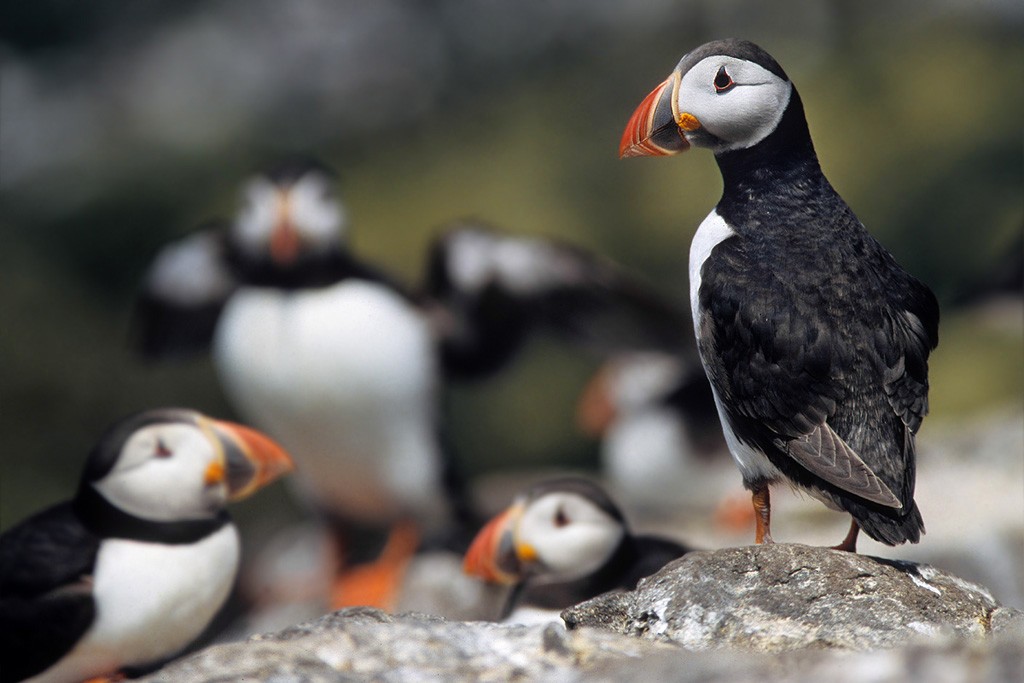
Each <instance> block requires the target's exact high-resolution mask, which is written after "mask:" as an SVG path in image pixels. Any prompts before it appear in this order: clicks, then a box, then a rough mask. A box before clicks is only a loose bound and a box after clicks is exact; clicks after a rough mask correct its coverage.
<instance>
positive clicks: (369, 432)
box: [137, 162, 683, 607]
mask: <svg viewBox="0 0 1024 683" xmlns="http://www.w3.org/2000/svg"><path fill="white" fill-rule="evenodd" d="M334 188H335V178H334V175H333V173H332V172H331V171H330V170H329V169H327V168H326V167H324V166H323V165H322V164H319V163H316V162H290V163H288V164H285V165H283V166H281V167H278V168H274V169H272V170H271V171H270V172H268V173H265V174H261V175H258V176H256V177H255V178H253V179H251V180H250V181H249V182H248V183H247V184H246V186H245V189H244V193H243V202H242V207H241V209H240V211H239V212H238V214H237V216H236V218H235V220H234V221H233V222H230V223H228V224H226V225H225V226H223V227H220V228H218V227H216V226H215V227H213V228H211V229H210V230H207V231H204V232H200V233H198V234H195V235H192V236H190V237H187V238H185V239H183V240H181V241H180V242H177V243H174V244H171V245H169V246H167V247H165V248H164V249H163V250H162V251H161V252H160V253H159V254H158V256H157V259H156V261H155V262H154V264H153V266H152V268H151V270H150V271H149V273H148V275H147V279H146V284H145V288H144V292H143V294H142V297H141V300H140V306H139V308H138V310H139V315H138V318H137V319H138V321H139V328H140V330H141V335H140V342H141V346H142V348H143V350H144V351H146V352H147V353H148V354H149V355H151V356H165V355H173V354H174V353H177V352H181V351H186V352H187V351H197V350H201V349H202V348H203V347H204V346H207V345H209V346H212V349H213V356H214V361H215V366H216V368H217V371H218V373H219V376H220V379H221V383H222V385H223V387H224V389H225V391H226V393H227V395H228V397H229V399H230V400H231V401H232V403H233V405H235V406H236V407H237V409H238V410H239V412H240V413H241V414H242V415H244V416H245V418H246V419H247V420H248V421H251V422H253V423H254V424H257V425H259V426H260V427H261V428H263V429H266V430H267V431H268V433H270V434H272V435H273V436H274V437H275V438H277V439H279V440H280V441H281V442H282V443H283V444H285V446H286V447H287V448H288V450H289V452H290V453H292V455H293V456H294V457H295V458H296V460H297V462H298V463H299V465H300V467H299V470H300V472H301V474H302V480H303V481H304V482H305V484H306V485H307V486H306V487H307V489H308V492H309V495H310V496H311V498H312V500H313V501H314V504H315V506H316V507H317V508H319V509H320V510H321V511H324V512H326V513H327V515H326V516H327V518H328V519H329V520H330V521H332V522H334V524H332V526H333V529H334V531H335V532H336V533H337V535H338V536H339V537H340V539H341V540H343V541H344V540H345V539H346V537H351V534H352V532H353V530H354V529H356V528H365V527H370V528H375V529H380V528H381V527H384V528H388V527H391V526H392V525H394V526H393V527H392V528H393V531H392V534H391V537H390V540H389V541H388V542H387V543H386V544H385V545H384V548H385V552H384V553H383V555H382V556H381V557H380V559H381V560H382V561H381V562H379V563H376V564H371V565H367V566H366V568H367V569H371V570H372V571H371V572H367V571H361V572H360V573H359V574H358V575H357V576H358V577H363V578H367V579H371V577H372V575H373V573H374V572H376V573H377V574H378V576H379V577H383V580H382V581H378V580H376V579H371V580H369V581H364V580H363V578H359V579H358V580H357V581H356V582H355V583H356V587H354V586H353V581H351V580H349V579H353V578H354V577H353V576H352V575H349V576H348V577H347V578H345V577H343V580H342V581H341V582H340V583H339V584H338V586H337V589H336V591H335V596H334V604H335V605H337V606H341V605H345V604H375V605H378V606H382V607H388V606H390V605H391V604H392V603H393V598H394V595H393V594H392V593H391V591H389V590H388V589H387V588H386V587H387V586H394V585H396V584H397V578H398V576H399V575H400V573H401V571H402V568H403V567H404V563H405V561H406V560H407V559H408V555H409V554H410V553H411V552H412V550H413V549H414V548H415V546H416V542H417V540H416V539H417V536H418V534H419V531H420V529H423V528H424V527H425V528H426V529H428V530H430V531H431V532H432V533H439V532H438V530H439V529H444V528H445V527H446V526H448V525H450V524H451V520H452V518H459V517H465V516H466V510H468V509H469V505H468V504H467V503H466V501H465V497H464V494H463V493H462V491H463V490H464V489H463V488H462V487H460V486H458V485H457V484H458V482H459V481H460V479H459V477H458V476H457V472H456V471H455V468H454V467H453V466H452V461H451V459H450V458H446V457H444V456H445V455H446V454H445V453H444V452H443V449H442V447H441V445H440V444H441V439H440V438H439V431H440V424H439V423H440V419H439V415H438V402H437V400H436V399H437V392H438V389H439V386H440V384H441V382H442V381H443V379H444V378H445V377H460V378H472V377H480V376H485V375H488V374H490V373H493V372H495V371H496V370H497V369H499V368H500V367H502V366H503V365H504V364H506V363H507V362H508V361H509V359H510V358H511V357H512V356H514V354H515V352H516V350H517V349H518V348H520V347H521V345H522V342H523V340H524V339H525V338H526V337H527V335H528V332H529V330H530V329H533V328H536V327H543V326H544V325H545V324H548V327H550V328H556V327H557V326H556V325H555V324H554V323H553V322H551V321H552V320H557V321H558V324H559V325H561V326H562V327H563V328H564V327H569V326H571V325H573V321H577V324H576V328H577V329H578V330H579V332H580V334H579V335H578V336H580V337H586V335H587V333H588V332H591V330H592V329H602V328H608V329H627V330H628V331H629V334H626V335H623V337H622V339H623V342H622V343H627V342H628V343H634V342H635V341H636V339H637V337H638V332H637V331H638V330H639V331H640V332H641V333H642V332H643V331H644V330H645V327H644V325H645V323H646V325H648V326H649V328H650V329H653V330H654V331H651V332H650V333H649V337H650V338H652V339H653V340H654V341H651V342H647V343H651V344H659V345H664V344H666V343H675V341H674V340H676V339H679V340H681V339H682V338H683V336H682V334H681V333H680V332H679V330H678V328H673V329H672V330H671V333H666V332H665V331H664V330H666V329H670V328H671V327H672V326H671V325H670V324H667V323H666V322H665V321H666V318H667V317H668V315H669V314H668V313H667V312H669V311H671V310H672V308H671V307H670V306H667V305H662V304H661V303H660V302H658V300H657V297H655V296H653V295H648V296H646V297H645V296H644V294H643V291H642V290H643V287H642V286H639V285H636V284H634V281H633V280H632V279H631V278H629V277H627V276H625V275H624V274H623V273H622V272H621V271H620V270H617V269H615V268H614V267H613V266H611V265H610V264H606V263H604V262H601V261H600V260H599V259H596V258H594V257H591V256H589V255H586V254H583V253H582V252H579V251H576V250H572V249H571V248H569V247H566V246H564V245H557V244H550V243H545V242H542V241H540V240H529V239H524V240H521V241H516V239H515V238H511V237H503V236H498V235H497V233H495V232H494V231H491V230H487V229H485V228H481V227H475V226H474V227H463V228H460V229H456V230H452V231H449V232H448V233H446V234H445V235H443V236H442V237H441V238H439V239H438V241H437V244H435V246H434V247H433V248H432V249H431V252H430V254H431V256H430V262H429V266H428V271H429V274H428V277H427V278H426V282H425V284H424V287H423V290H422V291H418V292H416V293H414V294H410V292H409V291H408V290H406V289H404V288H403V287H402V286H400V285H399V284H397V283H396V282H395V281H393V280H391V279H389V278H387V277H386V276H384V275H383V274H382V273H380V272H379V271H377V270H376V269H374V268H371V267H369V266H367V265H365V264H363V263H362V262H360V261H359V260H357V259H356V258H354V257H353V256H352V255H351V253H350V252H349V250H348V249H347V246H346V231H347V228H346V220H345V212H344V209H343V208H342V205H341V202H340V201H339V199H338V197H337V195H336V194H335V190H334ZM588 285H589V286H588ZM583 291H590V292H597V294H594V295H590V296H584V295H581V294H580V292H583ZM541 304H543V305H541ZM535 310H542V311H543V312H542V313H535ZM609 311H611V312H609ZM634 311H636V313H635V314H634V315H632V317H630V315H631V314H632V313H633V312H634ZM556 313H557V314H556ZM622 315H625V316H627V319H628V323H627V324H616V323H615V321H616V320H618V319H619V316H622ZM580 320H583V321H585V322H578V321H580ZM609 321H611V322H609ZM590 323H592V324H590ZM183 327H184V328H187V329H190V330H191V333H190V334H188V335H182V334H180V333H178V332H175V330H176V329H181V328H183ZM664 334H670V336H671V337H672V339H673V341H672V342H667V341H665V340H664V339H662V338H661V337H662V335H664ZM591 336H601V334H600V333H593V334H592V335H591ZM583 341H584V342H587V341H589V338H585V339H584V340H583ZM413 520H415V523H413ZM342 547H343V548H344V551H343V563H344V564H349V565H351V564H354V563H359V562H360V561H361V560H364V559H368V558H360V557H356V556H354V555H353V544H352V543H351V542H350V541H349V542H347V543H343V546H342ZM376 547H379V544H378V545H377V546H375V547H373V548H370V549H368V550H371V551H372V550H376Z"/></svg>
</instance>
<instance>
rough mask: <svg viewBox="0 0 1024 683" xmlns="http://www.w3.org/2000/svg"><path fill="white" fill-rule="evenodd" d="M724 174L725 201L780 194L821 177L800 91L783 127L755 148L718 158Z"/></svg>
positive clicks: (791, 101) (793, 97)
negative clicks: (780, 191) (788, 187)
mask: <svg viewBox="0 0 1024 683" xmlns="http://www.w3.org/2000/svg"><path fill="white" fill-rule="evenodd" d="M715 160H716V161H717V162H718V168H719V170H721V172H722V181H723V184H724V187H723V189H722V199H723V201H727V202H728V201H732V200H742V199H746V198H749V197H750V196H751V195H761V194H763V193H766V192H772V191H777V190H778V189H779V188H780V187H781V186H794V185H799V184H800V183H801V182H806V181H807V180H813V179H816V178H819V177H821V167H820V166H819V164H818V156H817V155H816V154H815V152H814V144H813V143H812V142H811V134H810V131H809V130H808V128H807V118H806V116H805V115H804V105H803V102H802V101H801V100H800V95H799V94H798V93H797V91H796V88H793V91H792V93H791V94H790V99H789V104H788V106H787V107H786V111H785V112H784V113H783V115H782V120H780V121H779V125H778V126H777V127H776V128H775V130H774V131H772V133H771V134H770V135H768V137H766V138H765V139H764V140H762V141H761V142H759V143H757V144H756V145H754V146H753V147H749V148H747V149H737V150H733V151H730V152H722V153H720V154H717V155H716V156H715Z"/></svg>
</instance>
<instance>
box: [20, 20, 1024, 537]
mask: <svg viewBox="0 0 1024 683" xmlns="http://www.w3.org/2000/svg"><path fill="white" fill-rule="evenodd" d="M0 12H2V15H0V32H2V35H0V60H2V63H0V207H2V217H0V231H2V232H0V235H2V237H3V245H2V249H0V268H2V270H0V272H2V274H3V287H2V295H0V311H2V320H3V332H2V335H0V407H2V409H0V436H2V438H3V446H2V448H0V468H2V469H0V471H2V477H0V526H2V527H3V528H6V527H8V526H10V525H11V524H13V523H15V522H16V521H18V519H20V518H22V517H24V516H25V515H27V514H28V513H29V512H31V511H33V510H36V509H39V508H40V507H42V506H43V505H46V504H49V503H52V502H54V501H56V500H59V499H61V498H65V497H67V496H68V495H70V493H71V491H72V490H73V487H74V483H75V481H76V480H77V477H78V472H79V468H80V466H81V464H82V462H83V459H84V457H85V454H86V453H87V452H88V449H89V448H90V447H91V445H92V444H93V442H94V441H95V439H96V438H97V436H98V434H99V433H100V432H101V430H102V429H103V428H104V427H105V426H106V425H107V424H109V423H110V422H111V421H112V420H114V419H116V418H118V417H120V416H122V415H124V414H126V413H128V412H132V411H135V410H138V409H141V408H146V407H152V406H158V405H165V404H179V405H189V406H194V407H197V408H199V409H201V410H204V411H207V412H210V413H213V414H216V415H220V416H230V415H231V409H230V407H229V406H228V405H227V404H226V403H225V401H224V398H223V397H222V395H221V394H220V392H219V390H218V387H217V384H216V380H215V377H214V374H213V371H212V368H211V366H210V364H209V362H208V360H205V359H200V360H196V361H192V362H188V363H184V364H179V365H164V366H151V365H147V364H145V363H143V362H141V361H140V360H139V359H138V358H137V357H135V356H134V355H133V354H132V352H131V350H130V348H129V347H128V344H127V336H128V321H129V313H130V309H131V305H132V300H133V297H134V295H135V293H136V287H137V284H138V282H139V280H140V277H141V275H142V273H143V271H144V269H145V267H146V265H147V263H148V262H149V260H150V259H151V258H152V256H153V254H154V252H155V250H156V249H157V248H158V247H159V246H160V245H161V244H163V243H165V242H166V241H167V240H169V239H172V238H175V237H177V236H180V235H182V234H184V233H186V232H188V231H189V230H191V229H193V228H194V227H195V226H196V225H197V224H198V223H199V222H200V221H202V220H203V219H205V218H208V217H211V216H215V215H224V216H226V215H230V214H231V212H232V211H233V208H234V205H235V201H236V196H237V192H238V187H239V183H240V181H241V180H242V179H243V178H244V177H245V176H246V175H247V174H249V173H250V172H251V171H253V170H255V169H258V168H260V167H261V166H262V165H264V164H265V163H266V162H268V161H270V160H273V159H274V158H276V157H277V156H278V155H281V154H288V153H295V152H301V153H312V154H314V155H315V156H317V157H320V158H321V159H323V160H324V161H326V162H328V163H329V164H331V165H332V166H334V167H335V168H336V169H337V170H338V171H339V173H340V177H341V186H342V194H343V197H344V198H345V201H346V203H347V205H348V208H349V214H350V218H351V221H352V226H353V235H352V242H353V248H354V250H355V251H356V252H357V253H358V254H360V255H363V256H364V257H366V258H367V259H370V260H372V261H374V262H376V263H378V264H380V265H382V266H384V267H386V268H388V269H391V270H392V271H394V272H395V273H397V274H399V275H400V276H403V277H405V278H407V279H408V280H409V281H411V282H414V281H417V280H418V278H419V277H420V273H421V269H422V263H423V257H424V248H425V246H426V245H427V243H428V242H429V240H430V239H431V237H432V236H433V235H434V234H436V232H437V230H438V229H439V228H441V227H442V226H443V225H444V224H446V223H447V222H449V221H451V220H453V219H455V218H458V217H463V216H474V217H478V218H482V219H485V220H487V221H489V222H492V223H494V224H496V225H499V226H502V227H504V228H507V229H509V230H512V231H518V232H523V233H532V234H543V235H553V236H558V237H560V238H563V239H567V240H571V241H573V242H577V243H579V244H582V245H584V246H586V247H589V248H591V249H594V250H596V251H599V252H601V253H604V254H606V255H608V256H610V257H612V258H614V259H616V260H618V261H620V262H621V263H623V264H625V265H627V266H629V267H631V268H635V269H637V270H639V271H641V272H642V273H644V274H645V275H646V276H647V277H648V278H649V279H650V280H652V281H653V282H654V283H655V284H656V285H657V286H658V287H660V288H662V289H663V291H664V292H665V293H666V295H667V296H670V297H673V298H675V299H676V300H678V301H680V302H684V301H685V300H686V288H687V283H686V274H685V265H684V264H685V263H686V254H687V249H688V246H689V240H690V237H691V235H692V233H693V231H694V230H695V228H696V226H697V225H698V224H699V222H700V220H701V219H702V218H703V217H704V216H705V215H706V214H707V212H708V211H709V210H710V209H711V207H712V206H713V205H714V203H715V201H716V199H717V197H718V193H719V192H720V180H719V177H718V172H717V169H716V168H715V166H714V161H713V159H712V157H711V156H710V155H709V154H707V153H706V152H703V151H699V150H697V151H692V152H690V153H688V154H686V155H684V156H683V157H679V158H674V159H671V160H653V159H644V160H628V161H621V160H618V159H617V158H616V151H617V146H618V141H619V136H620V135H621V132H622V128H623V126H624V124H625V122H626V120H627V118H628V117H629V115H630V113H631V112H632V111H633V108H634V107H635V106H636V104H638V103H639V101H640V100H641V98H642V97H643V96H644V95H646V94H647V93H648V92H649V90H650V89H651V88H653V87H654V86H655V85H656V84H657V83H659V82H660V81H661V79H662V78H664V76H665V75H667V74H668V72H669V71H670V70H671V69H672V68H673V67H674V65H675V63H676V62H677V61H678V59H679V58H680V57H681V56H682V55H683V54H684V53H685V52H686V51H688V50H689V49H691V48H693V47H696V46H697V45H699V44H700V43H702V42H704V41H706V40H710V39H713V38H719V37H726V36H735V37H744V38H748V39H751V40H754V41H756V42H758V43H760V44H761V45H762V46H763V47H765V48H766V49H768V50H769V52H771V53H772V54H773V55H774V56H775V57H776V58H777V59H778V60H779V61H780V62H781V63H782V64H783V66H784V67H785V68H786V70H787V71H788V73H789V75H790V77H791V78H792V79H793V81H794V82H795V83H796V85H797V87H798V89H799V90H800V93H801V95H802V98H803V100H804V103H805V106H806V109H807V115H808V118H809V122H810V126H811V132H812V135H813V136H814V140H815V143H816V146H817V150H818V153H819V156H820V157H821V160H822V165H823V167H824V169H825V171H826V173H827V174H828V176H829V178H830V179H831V181H832V183H833V184H834V185H835V186H836V188H837V189H838V190H839V191H840V193H841V194H843V196H844V197H845V198H846V200H847V201H848V202H849V203H850V204H851V206H852V207H853V208H854V210H855V211H856V212H857V214H858V216H859V217H860V218H861V220H862V221H863V222H864V223H865V224H866V225H867V226H868V228H869V229H870V230H871V231H872V232H873V233H874V234H875V235H876V236H877V237H878V238H879V239H880V240H881V241H882V242H883V243H884V244H886V245H887V246H888V247H889V248H890V249H891V250H892V251H893V252H894V253H895V254H896V256H897V258H898V259H899V261H900V262H901V263H903V264H904V266H905V267H906V268H908V269H909V270H910V271H911V272H913V273H914V274H916V275H917V276H918V277H920V278H922V279H923V280H925V281H926V282H928V283H929V284H930V285H931V286H932V288H933V289H934V290H935V291H936V293H937V295H938V296H939V298H940V300H941V303H942V306H943V315H944V318H943V322H942V326H941V330H940V332H941V344H940V347H939V349H938V351H937V352H936V354H935V355H934V357H933V358H934V361H933V364H932V368H933V370H932V386H933V389H932V409H933V410H932V417H931V418H929V421H926V423H925V427H924V428H925V430H927V429H928V426H929V424H930V423H932V422H935V421H954V420H958V419H969V418H971V417H972V416H977V415H978V414H980V413H983V412H985V411H987V410H990V409H993V408H996V407H1001V406H1005V405H1006V404H1007V403H1016V404H1018V405H1019V404H1020V403H1021V401H1022V400H1024V399H1022V395H1024V345H1022V329H1024V320H1022V319H1021V308H1020V306H1019V297H1020V294H1021V292H1020V289H1021V283H1020V264H1021V261H1022V259H1024V253H1022V252H1024V245H1022V226H1024V200H1022V188H1024V182H1022V181H1024V170H1022V165H1024V164H1022V161H1024V154H1022V124H1021V122H1022V121H1024V116H1022V114H1024V41H1022V35H1024V32H1022V27H1024V4H1022V3H1019V2H1012V1H997V0H980V1H979V0H946V1H943V2H923V1H921V0H917V1H912V2H902V3H892V2H880V1H877V0H868V1H865V2H854V1H849V0H846V1H842V2H799V1H796V0H792V1H788V2H773V3H759V2H740V1H738V0H703V1H698V0H692V1H688V2H687V1H680V2H672V1H670V0H657V1H652V2H644V3H639V2H635V3H634V2H613V1H612V0H562V1H561V2H559V1H558V0H546V1H543V0H522V1H517V2H507V1H498V0H488V1H480V2H469V1H465V0H464V1H456V0H434V1H432V2H415V1H413V0H404V1H403V0H379V1H375V2H356V1H355V0H350V1H342V2H329V1H328V0H307V1H305V2H294V3H281V2H275V1H273V0H219V1H216V2H196V1H194V0H191V1H184V2H173V3H171V2H133V3H123V2H113V1H108V0H101V1H95V2H90V3H79V2H73V1H71V0H66V1H61V0H37V1H36V2H32V3H14V2H9V3H4V5H3V8H2V10H0ZM1000 287H1001V288H1003V289H1006V288H1007V287H1009V289H1010V290H1013V291H1014V293H1015V295H1016V302H1017V305H1013V304H1011V305H1009V306H1003V307H1001V308H994V307H993V306H991V305H989V306H982V305H981V304H982V302H985V301H989V300H990V299H991V296H990V294H991V290H993V289H998V288H1000ZM992 311H996V312H995V313H993V312H992ZM596 362H597V361H596V359H592V358H587V357H581V356H580V355H578V354H575V353H573V352H571V351H569V350H566V349H564V348H560V347H558V346H557V345H555V344H553V343H550V342H543V341H542V342H538V343H535V344H534V345H533V346H531V348H530V349H529V350H528V353H527V354H526V355H525V357H524V358H523V359H522V361H521V362H520V363H518V364H517V365H516V366H514V367H513V368H512V369H511V371H510V372H508V373H506V374H505V375H503V376H501V377H500V378H498V379H496V380H494V381H489V382H487V383H484V384H480V385H473V386H466V387H457V388H454V389H453V390H452V391H451V392H450V395H449V397H448V403H449V406H448V407H449V410H450V415H451V421H452V425H453V427H454V429H455V436H456V442H457V444H458V446H459V454H460V457H461V458H462V459H463V460H464V461H465V463H466V464H467V466H468V467H469V468H470V470H471V471H472V472H473V473H476V474H479V473H483V472H485V471H490V470H494V469H497V468H502V469H516V468H521V467H531V468H533V467H539V466H548V465H570V466H575V467H588V466H593V465H594V464H595V463H596V447H595V445H594V444H593V443H592V442H589V441H587V440H586V439H584V438H583V437H582V436H581V435H579V434H578V432H577V431H576V429H575V427H574V424H573V409H574V403H575V400H576V396H577V394H578V392H579V390H580V388H581V387H582V385H583V383H584V381H585V380H586V378H587V376H588V375H589V373H590V372H591V371H592V370H593V369H594V367H595V365H596ZM925 466H926V465H925V464H922V465H921V467H925ZM276 495H277V497H278V498H279V499H281V500H282V501H283V499H284V496H283V495H281V494H280V492H279V491H278V492H277V494H276ZM272 504H274V503H273V502H272V498H267V497H265V496H260V497H257V499H256V500H255V501H253V502H250V503H248V504H247V505H250V506H256V507H257V508H259V507H265V506H267V505H272Z"/></svg>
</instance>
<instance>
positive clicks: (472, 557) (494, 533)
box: [462, 502, 537, 585]
mask: <svg viewBox="0 0 1024 683" xmlns="http://www.w3.org/2000/svg"><path fill="white" fill-rule="evenodd" d="M525 507H526V506H525V504H524V503H523V502H516V503H514V504H513V505H512V506H511V507H509V508H508V509H507V510H505V511H504V512H502V513H501V514H499V515H498V516H497V517H495V518H494V519H492V520H491V521H490V522H488V523H487V525H486V526H484V528H483V529H481V530H480V533H478V534H477V536H476V538H474V539H473V543H472V544H471V545H470V546H469V550H468V551H467V552H466V558H465V560H464V561H463V564H462V568H463V571H465V572H466V573H467V574H469V575H470V576H476V577H478V578H481V579H483V580H484V581H487V582H489V583H501V584H506V585H512V584H516V583H520V582H521V581H522V580H523V579H524V578H526V575H527V573H528V570H529V568H530V566H531V565H532V564H533V563H535V562H536V560H537V552H536V551H535V550H534V549H533V547H532V546H530V545H527V544H525V543H520V542H519V541H518V539H517V538H516V527H517V526H518V524H519V519H520V518H521V517H522V515H523V510H524V509H525Z"/></svg>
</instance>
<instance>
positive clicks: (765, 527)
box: [751, 484, 775, 545]
mask: <svg viewBox="0 0 1024 683" xmlns="http://www.w3.org/2000/svg"><path fill="white" fill-rule="evenodd" d="M751 499H752V500H753V503H754V524H755V529H756V530H755V532H754V543H757V544H758V545H761V544H762V543H768V544H770V543H774V542H775V541H773V540H772V529H771V527H772V502H771V498H770V497H769V494H768V484H760V485H759V486H758V487H757V488H755V489H754V490H753V494H752V496H751Z"/></svg>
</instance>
